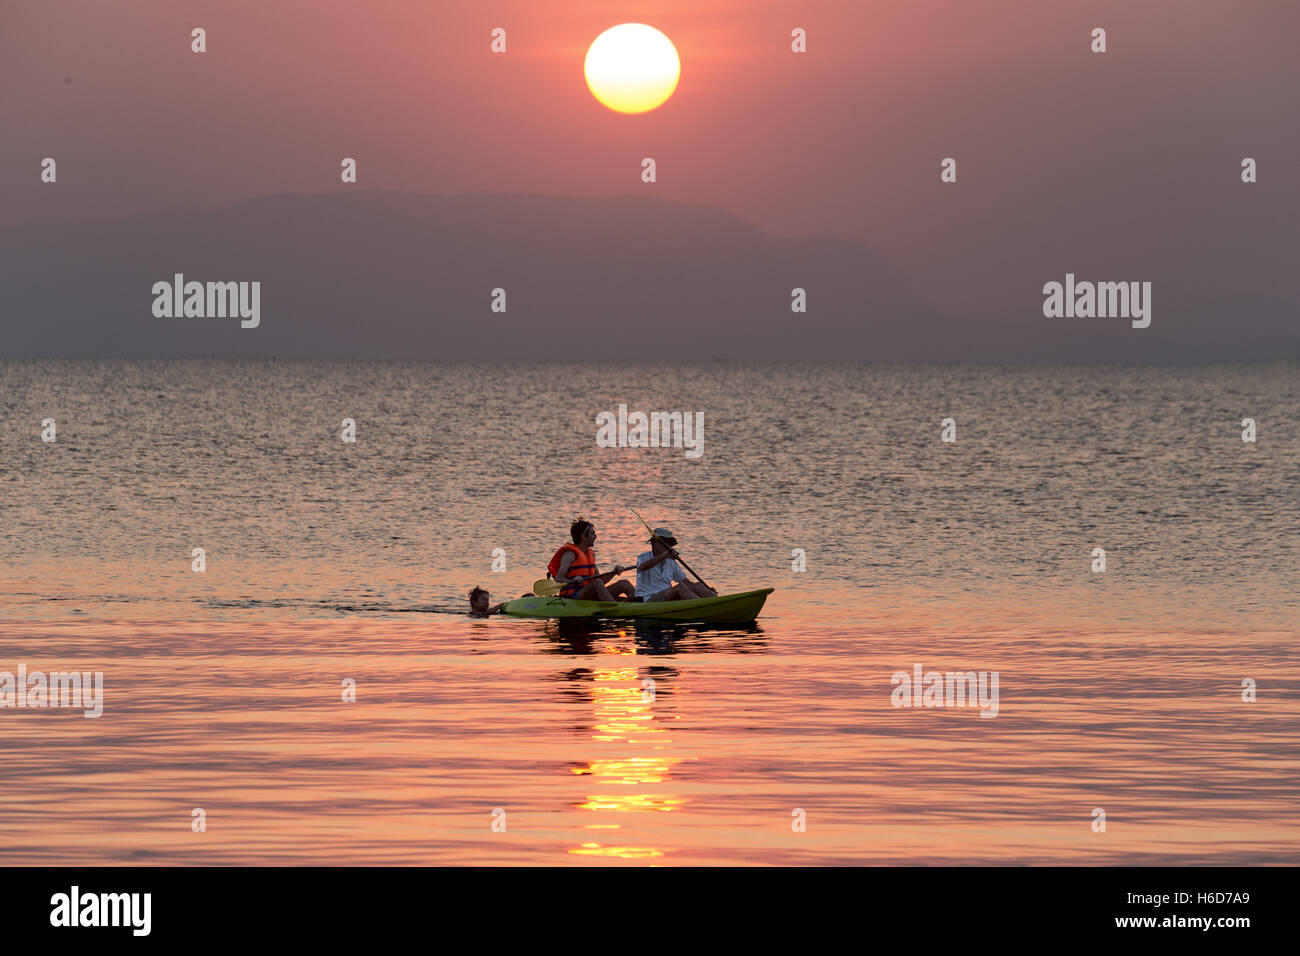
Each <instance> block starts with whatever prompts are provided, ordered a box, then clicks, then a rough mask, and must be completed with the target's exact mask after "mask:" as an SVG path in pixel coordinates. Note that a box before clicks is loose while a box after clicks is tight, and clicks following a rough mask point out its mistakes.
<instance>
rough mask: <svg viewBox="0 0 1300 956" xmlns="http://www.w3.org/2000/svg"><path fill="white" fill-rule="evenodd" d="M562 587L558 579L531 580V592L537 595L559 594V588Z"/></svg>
mask: <svg viewBox="0 0 1300 956" xmlns="http://www.w3.org/2000/svg"><path fill="white" fill-rule="evenodd" d="M562 587H564V585H563V584H561V583H560V582H559V581H554V580H552V579H551V578H538V579H537V580H536V581H534V582H533V593H534V594H536V595H537V596H538V597H550V596H551V595H553V594H559V593H560V588H562Z"/></svg>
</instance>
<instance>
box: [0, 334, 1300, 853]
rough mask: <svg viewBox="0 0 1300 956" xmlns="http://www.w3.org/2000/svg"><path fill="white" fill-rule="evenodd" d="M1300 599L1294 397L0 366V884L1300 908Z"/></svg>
mask: <svg viewBox="0 0 1300 956" xmlns="http://www.w3.org/2000/svg"><path fill="white" fill-rule="evenodd" d="M620 405H625V406H626V407H627V409H628V410H630V411H633V412H636V411H640V412H642V413H645V414H647V415H649V413H652V412H656V411H657V412H680V413H682V415H688V416H692V420H693V421H699V422H700V423H702V430H701V432H700V433H699V434H698V435H697V436H695V437H696V438H697V439H698V440H699V445H698V450H699V454H698V456H695V455H694V454H689V455H688V454H687V451H688V449H687V448H685V447H682V446H681V445H680V444H674V443H673V441H672V440H671V438H672V436H666V437H667V438H668V439H669V440H668V441H666V442H661V443H660V444H659V447H638V446H639V445H640V444H642V443H640V442H638V441H637V440H636V437H637V436H635V435H632V436H630V437H629V440H628V441H627V442H625V443H623V444H615V445H614V446H613V447H609V446H610V443H609V442H603V443H602V442H598V441H597V434H598V431H599V427H600V426H599V424H598V421H599V416H601V415H602V413H614V414H617V413H618V410H619V406H620ZM1243 436H1244V437H1245V438H1247V439H1249V440H1243ZM346 438H351V439H353V440H345V439H346ZM633 510H635V511H636V512H639V513H640V514H641V515H642V516H644V517H645V519H646V520H647V521H649V522H650V523H651V524H652V525H654V526H656V527H666V528H668V529H670V530H671V531H672V532H673V533H674V534H675V535H676V537H677V538H678V541H679V544H678V550H679V551H680V553H681V555H682V557H683V559H684V560H685V561H686V563H687V564H689V565H690V567H691V569H692V570H693V571H694V572H695V573H696V574H697V575H698V576H699V577H700V578H701V579H703V580H706V581H707V582H708V584H709V585H710V586H712V587H713V588H714V589H715V590H717V591H718V592H719V593H722V594H728V593H734V592H738V591H746V590H751V589H755V588H763V587H770V588H773V589H774V591H773V592H772V593H771V594H770V595H769V596H768V599H767V603H766V605H765V607H764V608H763V611H762V614H761V615H760V616H759V618H758V619H757V621H756V622H755V623H754V624H752V625H745V626H735V625H732V626H712V627H710V626H705V625H699V624H692V623H663V622H659V623H656V622H640V623H634V622H630V621H622V622H620V621H607V622H598V623H582V622H576V623H575V622H558V621H545V620H532V619H522V618H511V617H504V616H492V617H489V618H485V619H475V618H471V617H469V616H468V614H467V613H466V612H467V610H468V602H467V592H468V591H469V590H470V589H471V588H473V587H475V586H480V587H483V588H486V589H488V590H489V591H490V592H491V600H492V602H493V603H496V602H500V601H505V600H508V599H510V598H513V597H517V596H519V595H521V594H524V593H526V592H528V591H529V590H530V589H531V587H532V584H533V582H534V581H535V580H536V579H537V578H540V577H543V576H544V574H545V567H546V563H547V561H548V559H549V558H550V556H551V555H552V553H554V551H555V550H556V549H557V548H558V547H559V546H560V545H561V544H563V543H564V542H565V541H566V540H568V529H569V525H570V524H571V523H572V522H573V520H574V519H575V518H577V517H579V516H581V517H584V518H586V519H588V520H590V521H592V522H594V524H595V526H596V529H597V535H598V536H597V543H596V554H597V559H598V561H599V562H600V564H601V567H602V568H612V567H613V566H614V565H615V564H630V563H632V562H633V561H634V560H635V558H636V556H637V555H638V554H639V553H641V552H643V551H645V550H646V549H647V545H646V539H647V537H648V535H647V534H646V531H645V528H644V526H643V525H642V524H641V522H640V520H639V519H638V518H637V517H636V516H634V515H633V513H632V511H633ZM1298 570H1300V365H1297V364H1296V363H1288V362H1278V363H1260V364H1203V365H1101V364H1098V365H1064V366H991V365H946V366H940V365H934V366H927V365H836V364H826V365H796V364H768V365H741V364H729V363H723V362H698V363H697V362H689V361H686V362H683V363H681V364H676V365H666V364H664V365H660V364H633V363H629V364H621V365H620V364H615V365H604V364H600V365H598V364H581V363H576V364H510V363H484V364H445V363H415V362H412V363H372V362H306V361H301V362H286V361H274V360H266V361H235V360H229V361H228V360H221V359H215V358H211V359H189V360H144V359H141V360H125V359H123V360H16V359H8V360H0V767H2V768H3V770H2V772H3V779H4V783H5V786H4V787H2V788H0V863H2V864H37V865H56V864H57V865H73V864H75V865H116V864H154V865H234V864H243V865H298V864H323V865H361V864H380V865H386V864H393V865H485V864H492V865H574V866H598V865H599V866H608V865H633V866H642V865H662V866H680V865H693V864H704V865H790V864H795V865H804V864H831V865H841V864H882V865H893V864H900V865H918V864H920V865H926V864H1010V865H1020V864H1026V865H1050V864H1097V865H1100V864H1105V865H1117V864H1118V865H1139V864H1156V865H1169V864H1180V865H1182V864H1282V863H1291V864H1294V863H1295V862H1297V860H1298V859H1300V852H1298V851H1300V811H1298V804H1297V802H1296V793H1297V791H1298V790H1300V654H1298V653H1297V650H1298V648H1300V644H1298V638H1300V587H1298V586H1297V585H1298V584H1300V575H1298V573H1297V572H1298ZM20 667H22V668H24V669H25V672H26V673H27V675H28V680H29V681H30V680H31V676H30V675H31V674H32V673H33V672H42V673H45V674H51V673H55V672H62V673H67V672H74V671H75V672H80V673H84V674H86V675H88V676H87V680H88V681H89V675H91V674H96V673H98V674H102V699H101V700H100V701H99V706H100V708H101V711H102V712H101V713H100V714H99V716H87V708H85V707H82V708H78V707H75V706H57V707H55V706H40V702H41V698H40V697H37V698H35V700H36V703H35V704H32V700H33V698H32V697H31V696H30V695H29V696H27V697H23V691H22V689H21V688H18V687H17V684H16V676H17V674H18V673H19V668H20ZM6 673H7V674H10V675H12V676H13V681H11V683H10V684H9V685H8V687H9V688H10V693H9V694H8V695H6V694H5V686H6V685H5V675H6ZM918 673H919V674H920V675H922V683H924V684H925V685H926V686H930V687H932V686H933V685H932V682H931V681H930V677H929V675H932V674H937V675H938V678H939V691H938V693H937V694H936V695H932V696H931V697H930V698H928V699H927V698H925V697H923V695H922V694H921V688H920V686H919V685H918V687H917V688H916V689H915V690H916V693H915V694H913V693H912V692H911V690H909V689H908V687H907V686H906V685H905V682H904V680H903V678H907V679H908V680H909V681H910V680H911V679H912V677H913V675H916V674H918ZM951 674H961V675H965V674H970V675H972V677H973V676H975V675H978V676H979V678H980V679H981V680H984V681H985V684H984V686H985V687H986V688H988V689H990V690H992V689H994V688H996V700H995V702H994V703H993V704H990V702H989V701H987V700H985V701H984V702H983V703H980V702H979V701H973V700H972V699H966V700H964V701H963V700H961V699H960V698H959V697H956V698H955V697H954V696H953V694H952V693H951V690H952V684H953V681H952V680H951V679H947V680H946V682H945V676H944V675H951ZM995 675H996V678H995ZM995 679H996V683H994V680H995ZM958 683H960V682H958ZM945 690H947V695H946V696H945ZM45 702H46V703H47V704H48V703H49V702H50V701H49V700H48V698H47V699H46V701H45ZM61 703H64V704H67V703H68V701H66V700H65V701H61Z"/></svg>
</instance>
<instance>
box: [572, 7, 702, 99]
mask: <svg viewBox="0 0 1300 956" xmlns="http://www.w3.org/2000/svg"><path fill="white" fill-rule="evenodd" d="M681 69H682V64H681V60H679V59H678V57H677V50H676V48H675V47H674V46H673V42H672V41H671V40H669V39H668V37H666V36H664V34H663V33H661V32H659V31H658V30H656V29H655V28H654V27H652V26H647V25H646V24H644V23H620V24H619V25H618V26H616V27H610V28H609V29H608V30H606V31H605V32H604V33H602V34H601V35H600V36H598V37H596V39H595V40H594V41H593V42H592V44H591V48H590V49H589V50H587V60H586V62H585V63H584V64H583V71H584V72H585V73H586V75H587V86H588V87H589V88H590V89H591V94H592V96H594V97H596V99H598V100H600V102H601V103H603V104H604V105H605V106H608V107H609V108H610V109H612V110H617V111H618V112H620V113H644V112H646V111H648V110H652V109H654V108H655V107H656V106H659V105H660V104H662V103H663V102H664V101H665V100H667V99H668V97H670V96H672V95H673V90H675V89H676V88H677V78H678V76H679V75H680V74H681Z"/></svg>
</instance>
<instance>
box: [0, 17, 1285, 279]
mask: <svg viewBox="0 0 1300 956" xmlns="http://www.w3.org/2000/svg"><path fill="white" fill-rule="evenodd" d="M628 20H642V21H645V22H648V23H651V24H653V25H655V26H657V27H658V28H660V29H662V30H663V31H665V32H666V33H667V34H668V35H669V36H670V37H671V38H672V39H673V41H674V42H675V44H676V45H677V47H678V50H679V51H680V54H681V57H682V61H683V69H682V77H681V83H680V86H679V87H678V90H677V92H676V94H675V95H674V96H673V98H672V99H671V100H670V101H669V102H668V103H667V104H666V105H665V106H664V107H663V108H661V109H659V110H657V111H655V112H654V113H651V114H647V115H643V116H634V117H629V116H621V115H617V114H614V113H611V112H609V111H607V110H605V109H603V108H602V107H601V106H599V105H598V104H597V103H596V102H595V100H594V99H593V98H592V97H591V96H590V94H589V93H588V92H587V90H586V88H585V85H584V82H583V76H582V58H583V55H584V53H585V50H586V47H587V45H588V44H589V43H590V42H591V40H592V39H593V38H594V37H595V36H596V35H597V34H598V33H599V32H600V31H602V30H603V29H605V28H607V27H608V26H611V25H613V24H615V23H618V22H623V21H628ZM0 23H2V24H3V33H2V34H0V89H3V91H4V95H3V99H0V127H2V128H3V129H4V130H5V136H4V138H3V140H2V141H0V181H2V182H3V183H4V184H5V185H4V188H3V189H0V221H3V222H5V223H14V222H18V223H21V222H26V221H33V220H44V219H64V220H77V219H84V218H89V217H95V216H106V215H117V214H124V213H131V212H137V211H142V210H147V209H158V208H169V207H175V206H178V205H196V204H197V205H205V206H211V205H218V204H222V203H226V202H232V201H235V200H238V199H242V198H246V197H249V196H256V195H264V194H271V193H279V192H312V191H319V190H326V189H332V188H336V187H337V186H338V163H339V159H340V157H342V156H354V157H356V158H357V159H358V161H359V163H360V184H361V185H363V186H367V187H383V188H398V189H411V190H420V191H428V192H459V191H463V190H476V189H481V190H492V191H508V192H537V193H548V194H580V195H593V194H613V193H628V192H637V191H638V190H640V189H642V188H643V187H642V185H641V184H640V182H639V180H638V174H639V162H640V160H641V158H642V157H643V156H647V155H649V156H654V157H655V158H656V160H657V162H658V164H659V181H658V183H656V184H655V186H654V190H655V193H654V194H655V195H656V196H659V197H661V198H665V199H677V200H684V201H689V202H697V203H702V204H707V205H714V206H720V207H723V208H725V209H727V210H729V211H731V212H733V213H736V214H738V215H740V216H743V217H745V218H748V219H750V220H752V221H754V222H756V223H757V224H759V225H760V226H763V227H764V228H767V229H769V230H771V231H773V232H775V233H778V234H792V235H810V234H831V235H839V236H845V237H850V238H857V239H863V240H865V241H867V242H869V243H871V244H872V245H873V246H874V247H875V248H877V249H879V250H880V251H881V252H882V253H883V254H885V255H886V257H887V258H889V259H890V261H891V262H892V263H894V264H895V265H896V266H897V267H898V268H900V269H901V270H902V271H903V273H904V274H905V275H907V276H908V277H909V278H911V279H912V280H913V281H914V282H916V284H917V285H918V286H923V287H924V288H925V289H926V291H927V294H929V295H930V296H931V297H932V298H934V299H935V300H936V301H937V302H939V303H940V304H948V305H951V304H952V303H953V302H955V301H957V300H958V299H960V298H962V297H968V296H969V295H970V293H971V286H972V283H973V284H974V285H975V286H976V288H977V291H978V292H979V293H980V294H983V295H985V296H986V297H990V298H993V299H996V298H997V292H998V290H997V289H993V288H989V289H981V288H979V287H980V285H981V283H985V282H986V281H991V280H988V279H987V276H988V275H989V274H990V273H993V274H1001V273H1002V272H1004V271H1005V269H1004V267H1005V266H1006V264H1007V263H1008V262H1024V261H1027V260H1028V259H1033V258H1034V257H1039V261H1038V262H1036V263H1035V265H1034V270H1035V271H1034V273H1033V274H1034V275H1039V274H1040V273H1043V272H1046V273H1047V274H1049V275H1054V274H1056V273H1058V272H1063V269H1061V268H1059V262H1060V256H1059V255H1056V254H1055V253H1051V252H1050V250H1045V249H1044V235H1045V234H1048V235H1050V234H1053V233H1059V231H1060V230H1061V229H1068V230H1069V231H1070V233H1071V234H1072V235H1074V236H1078V237H1081V238H1082V239H1084V240H1087V239H1088V238H1089V237H1092V238H1093V239H1096V240H1097V241H1099V242H1104V243H1109V242H1111V241H1119V242H1121V243H1122V242H1125V241H1131V242H1132V245H1133V249H1134V250H1143V249H1146V248H1149V247H1151V246H1152V245H1153V244H1154V243H1155V242H1156V240H1154V239H1152V238H1151V237H1148V236H1145V235H1143V236H1130V237H1129V239H1127V240H1126V239H1125V236H1124V234H1125V233H1131V232H1132V229H1133V228H1134V225H1133V224H1130V223H1129V222H1128V220H1130V219H1134V218H1136V219H1139V220H1141V219H1149V218H1150V217H1149V216H1145V215H1144V216H1134V211H1135V209H1138V208H1139V207H1141V208H1143V209H1145V208H1146V207H1149V206H1151V205H1152V204H1155V205H1156V206H1157V210H1156V218H1160V217H1161V216H1165V213H1166V212H1167V213H1168V217H1173V218H1172V220H1171V223H1170V232H1171V233H1172V234H1174V235H1177V234H1179V233H1181V232H1183V231H1184V230H1183V228H1182V225H1181V220H1180V219H1179V217H1191V216H1202V214H1205V215H1209V216H1211V217H1214V218H1217V219H1222V218H1223V217H1232V216H1235V215H1237V214H1238V213H1240V214H1242V215H1245V216H1247V217H1259V218H1260V221H1265V222H1267V223H1268V228H1270V229H1274V230H1276V229H1277V228H1281V224H1282V223H1284V222H1287V221H1290V222H1294V221H1295V220H1296V219H1297V218H1298V217H1297V215H1296V213H1300V200H1298V199H1297V191H1296V190H1295V189H1294V188H1293V187H1290V186H1289V185H1287V184H1285V183H1284V179H1283V177H1284V176H1285V175H1287V174H1284V173H1283V172H1282V171H1283V170H1288V171H1289V170H1292V169H1294V168H1295V167H1296V162H1297V152H1298V150H1297V140H1298V138H1300V134H1298V133H1297V128H1296V124H1295V123H1294V121H1293V120H1294V116H1295V106H1296V101H1295V97H1296V90H1297V89H1298V88H1300V82H1298V78H1297V73H1298V72H1300V68H1297V66H1296V63H1297V58H1296V57H1295V53H1294V38H1295V36H1296V35H1297V34H1298V33H1300V30H1298V29H1297V28H1298V27H1300V6H1297V5H1296V4H1295V3H1294V2H1290V0H1242V2H1235V3H1231V4H1226V3H1221V2H1216V0H1190V2H1188V0H1149V2H1144V3H1142V4H1133V3H1130V2H1118V0H1117V2H1091V3H1068V4H1066V3H1050V4H1030V3H1025V2H1023V0H990V2H983V3H979V4H972V3H970V2H968V0H909V2H908V3H906V4H897V3H870V2H862V0H851V2H850V0H805V2H801V3H799V4H788V3H779V2H765V0H760V2H739V0H712V2H710V0H662V2H619V3H613V2H594V0H578V2H570V3H563V2H559V3H546V4H539V3H536V2H531V0H527V2H526V0H442V2H424V0H370V2H366V3H333V4H322V3H315V2H307V0H275V2H271V0H196V2H191V3H186V4H177V3H174V2H172V0H125V2H118V3H114V4H99V3H87V2H81V0H39V2H38V0H6V3H5V6H4V13H3V20H2V21H0ZM195 25H200V26H204V27H205V28H206V29H207V31H208V52H207V53H206V54H203V55H201V56H200V55H196V54H193V53H191V52H190V50H189V31H190V29H191V28H192V27H193V26H195ZM1095 25H1103V26H1105V27H1107V29H1108V30H1109V31H1110V45H1111V50H1110V52H1109V53H1107V54H1106V55H1105V56H1104V57H1103V56H1097V55H1094V54H1091V53H1090V52H1089V51H1088V42H1089V38H1088V33H1089V30H1090V29H1091V28H1092V27H1093V26H1095ZM497 26H500V27H504V28H505V29H506V30H507V31H508V37H509V52H508V53H507V54H506V55H504V56H494V55H492V54H491V53H490V52H489V32H490V30H491V29H492V28H493V27H497ZM795 26H800V27H803V28H805V29H806V30H807V31H808V37H809V41H808V42H809V52H808V53H807V54H806V55H803V56H796V55H794V54H792V53H791V52H790V51H789V33H790V30H791V29H792V28H793V27H795ZM65 79H70V80H71V82H65ZM47 155H52V156H56V157H57V158H58V160H59V163H60V182H59V184H58V188H57V192H54V191H52V190H50V189H48V188H45V187H44V185H43V184H41V183H40V182H39V179H38V171H37V164H38V163H39V160H40V158H42V157H44V156H47ZM950 155H951V156H955V157H957V158H958V161H959V164H960V165H959V173H960V183H961V187H960V188H959V189H957V190H948V191H943V190H941V189H939V188H938V162H939V160H940V159H941V158H943V157H945V156H950ZM1243 155H1258V156H1261V157H1263V159H1261V168H1262V169H1263V170H1264V171H1265V172H1266V174H1267V175H1266V176H1265V177H1262V179H1261V184H1260V188H1259V189H1257V190H1256V191H1255V192H1254V193H1253V194H1252V195H1251V196H1250V197H1249V198H1250V199H1251V200H1252V201H1255V200H1258V204H1257V206H1255V207H1246V208H1243V207H1242V206H1241V205H1240V203H1241V198H1242V194H1241V191H1240V189H1239V186H1238V184H1237V183H1236V181H1235V169H1236V167H1237V164H1238V163H1239V161H1240V157H1241V156H1243ZM1270 183H1271V184H1272V187H1273V191H1272V192H1271V193H1269V194H1268V195H1265V193H1266V192H1267V190H1268V189H1269V184H1270ZM1166 218H1167V217H1166ZM1251 222H1252V225H1251V226H1250V228H1249V229H1248V230H1247V232H1250V233H1254V232H1256V231H1257V228H1256V225H1257V224H1256V221H1255V219H1252V220H1251ZM1117 223H1119V224H1122V228H1121V229H1120V230H1119V232H1120V233H1121V234H1120V235H1119V236H1115V235H1113V232H1114V231H1115V227H1116V224H1117ZM1136 228H1139V229H1140V228H1143V226H1142V225H1141V224H1138V225H1137V226H1136ZM1212 231H1213V230H1212ZM1219 231H1221V230H1219ZM990 234H994V235H996V237H997V238H998V240H999V241H998V242H997V243H995V244H992V245H990V243H989V242H988V238H989V236H990ZM1287 235H1291V236H1292V237H1293V231H1292V232H1288V233H1287ZM1261 241H1263V242H1267V243H1269V244H1271V245H1276V244H1277V242H1278V241H1279V239H1278V236H1277V235H1275V234H1270V235H1269V236H1268V237H1266V238H1265V239H1262V240H1261ZM1180 255H1181V253H1180V251H1179V250H1177V249H1172V250H1170V251H1169V256H1170V257H1171V259H1178V258H1179V257H1180ZM1251 258H1252V257H1251V255H1250V250H1245V251H1244V252H1243V253H1242V262H1243V263H1247V262H1249V261H1251ZM1224 268H1226V269H1228V270H1229V271H1231V270H1232V269H1233V268H1234V264H1233V263H1231V262H1229V263H1227V264H1226V265H1225V266H1224ZM1016 281H1017V282H1019V280H1018V279H1017V280H1016ZM1039 281H1040V282H1041V280H1039Z"/></svg>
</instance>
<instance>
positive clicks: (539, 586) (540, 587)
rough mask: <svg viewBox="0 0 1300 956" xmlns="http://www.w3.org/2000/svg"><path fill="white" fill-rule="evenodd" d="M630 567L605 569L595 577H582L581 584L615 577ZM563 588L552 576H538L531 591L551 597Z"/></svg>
mask: <svg viewBox="0 0 1300 956" xmlns="http://www.w3.org/2000/svg"><path fill="white" fill-rule="evenodd" d="M629 570H631V569H630V568H624V569H623V570H622V571H605V572H603V573H601V574H597V575H596V576H595V577H591V578H583V579H582V582H583V584H590V583H591V582H592V581H608V580H609V579H610V578H614V577H617V576H618V575H620V574H626V573H627V572H628V571H629ZM563 589H564V585H563V584H562V583H560V582H559V581H556V580H555V579H554V578H538V579H537V580H536V581H534V582H533V593H534V594H536V595H537V596H538V597H551V596H553V595H556V594H559V593H560V591H561V590H563Z"/></svg>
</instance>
